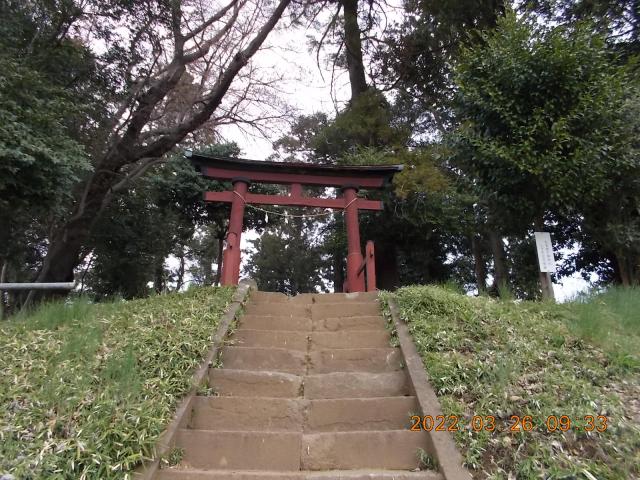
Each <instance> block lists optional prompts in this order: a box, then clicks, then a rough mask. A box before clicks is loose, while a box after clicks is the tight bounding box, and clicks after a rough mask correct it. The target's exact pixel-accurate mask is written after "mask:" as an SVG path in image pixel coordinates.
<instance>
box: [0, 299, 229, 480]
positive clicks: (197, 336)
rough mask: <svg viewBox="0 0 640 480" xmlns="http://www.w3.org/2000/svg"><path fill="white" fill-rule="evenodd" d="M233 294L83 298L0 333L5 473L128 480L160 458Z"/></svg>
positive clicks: (0, 459)
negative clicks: (164, 436) (159, 444)
mask: <svg viewBox="0 0 640 480" xmlns="http://www.w3.org/2000/svg"><path fill="white" fill-rule="evenodd" d="M232 294H233V290H232V289H229V288H218V289H215V288H199V289H192V290H189V291H188V292H186V293H183V294H170V295H160V296H155V297H152V298H149V299H144V300H135V301H131V302H123V301H119V302H115V303H105V304H96V305H92V304H90V303H89V302H88V301H87V300H86V299H79V300H77V301H74V302H69V303H51V304H47V305H43V306H42V307H40V308H39V309H37V310H36V311H34V312H31V313H30V314H25V315H20V316H17V317H15V318H13V319H11V320H9V321H7V322H3V323H2V324H0V345H2V355H0V474H2V473H4V472H10V473H11V474H13V475H14V476H15V477H16V478H20V479H45V478H47V479H49V478H56V479H66V478H69V479H71V478H74V479H75V478H100V479H121V478H131V471H132V469H133V468H135V467H136V466H137V465H139V464H140V463H141V462H142V461H143V459H147V458H150V457H151V456H153V455H154V451H153V449H154V446H155V443H156V440H157V439H158V436H159V435H160V433H162V431H163V429H164V428H165V427H166V425H167V424H168V423H169V421H170V419H171V417H172V415H173V412H174V409H175V407H176V404H177V402H178V401H179V400H180V398H181V397H182V396H184V395H185V394H186V393H187V392H188V391H189V389H190V386H191V375H192V374H193V372H194V371H195V369H196V368H197V366H198V365H199V363H200V362H201V361H202V358H203V357H204V354H205V352H206V351H207V349H208V348H209V346H210V344H211V338H212V334H213V332H214V330H215V328H216V326H217V324H218V321H219V318H220V317H221V314H222V313H223V312H224V310H225V308H226V307H227V306H228V304H229V303H230V301H231V295H232Z"/></svg>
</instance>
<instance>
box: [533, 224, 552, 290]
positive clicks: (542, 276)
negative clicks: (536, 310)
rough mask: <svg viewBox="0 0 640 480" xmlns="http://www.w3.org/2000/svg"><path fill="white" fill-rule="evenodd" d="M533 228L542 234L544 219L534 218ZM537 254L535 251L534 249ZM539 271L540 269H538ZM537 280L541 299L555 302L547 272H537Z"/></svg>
mask: <svg viewBox="0 0 640 480" xmlns="http://www.w3.org/2000/svg"><path fill="white" fill-rule="evenodd" d="M533 223H534V227H535V229H536V232H544V218H543V217H542V216H538V217H536V219H535V220H534V222H533ZM536 252H537V249H536ZM538 270H540V268H538ZM538 278H539V280H540V289H541V290H542V298H543V299H544V300H555V298H556V297H555V294H554V293H553V282H552V281H551V274H550V273H549V272H540V271H538Z"/></svg>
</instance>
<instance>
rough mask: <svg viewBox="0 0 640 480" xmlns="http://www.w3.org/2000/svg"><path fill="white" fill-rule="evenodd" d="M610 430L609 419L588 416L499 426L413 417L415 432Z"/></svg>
mask: <svg viewBox="0 0 640 480" xmlns="http://www.w3.org/2000/svg"><path fill="white" fill-rule="evenodd" d="M608 426H609V417H607V416H605V415H584V416H583V417H581V418H575V417H573V418H572V417H570V416H568V415H549V416H547V417H546V418H540V419H534V417H533V416H531V415H522V416H520V415H511V418H510V420H509V421H508V422H498V421H496V417H495V416H493V415H474V416H473V417H472V418H471V421H470V422H468V424H467V420H465V419H462V418H460V417H458V416H457V415H436V416H431V415H423V416H420V415H412V416H411V427H410V430H411V431H412V432H422V431H425V432H431V431H435V432H457V431H460V430H465V429H469V430H471V431H474V432H482V431H485V432H495V431H510V432H513V433H517V432H531V431H534V430H535V431H543V432H544V431H546V432H547V433H553V432H566V431H568V430H574V431H583V432H600V433H602V432H604V431H606V430H607V427H608Z"/></svg>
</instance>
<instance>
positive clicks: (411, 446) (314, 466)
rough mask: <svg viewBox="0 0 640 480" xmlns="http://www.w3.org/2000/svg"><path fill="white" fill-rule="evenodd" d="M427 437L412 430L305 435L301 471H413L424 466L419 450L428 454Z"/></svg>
mask: <svg viewBox="0 0 640 480" xmlns="http://www.w3.org/2000/svg"><path fill="white" fill-rule="evenodd" d="M427 435H428V434H427V433H426V432H411V431H408V430H384V431H369V432H332V433H315V434H305V435H303V437H302V459H301V468H302V469H303V470H350V469H357V468H369V469H371V468H373V469H375V468H381V469H391V470H413V469H415V468H418V467H419V466H420V461H419V458H418V449H423V450H425V451H427V448H428V447H427V445H428V438H427Z"/></svg>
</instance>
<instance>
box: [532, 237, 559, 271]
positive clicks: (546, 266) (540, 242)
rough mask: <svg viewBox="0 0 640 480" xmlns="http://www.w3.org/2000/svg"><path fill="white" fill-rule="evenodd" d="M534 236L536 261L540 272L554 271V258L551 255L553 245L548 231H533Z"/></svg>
mask: <svg viewBox="0 0 640 480" xmlns="http://www.w3.org/2000/svg"><path fill="white" fill-rule="evenodd" d="M534 235H535V236H536V249H537V250H538V263H539V264H540V271H541V272H549V273H555V271H556V259H555V258H554V257H553V245H552V244H551V234H550V233H549V232H534Z"/></svg>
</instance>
